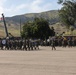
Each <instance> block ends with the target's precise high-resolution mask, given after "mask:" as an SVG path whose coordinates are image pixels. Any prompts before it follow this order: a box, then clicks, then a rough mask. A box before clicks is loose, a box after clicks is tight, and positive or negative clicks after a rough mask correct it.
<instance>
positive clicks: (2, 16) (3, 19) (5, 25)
mask: <svg viewBox="0 0 76 75" xmlns="http://www.w3.org/2000/svg"><path fill="white" fill-rule="evenodd" d="M2 17H3V22H4V27H5V33H6V38H7V37H8V31H7V26H6V21H5V17H4V15H3V14H2Z"/></svg>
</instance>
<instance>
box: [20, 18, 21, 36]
mask: <svg viewBox="0 0 76 75" xmlns="http://www.w3.org/2000/svg"><path fill="white" fill-rule="evenodd" d="M20 37H21V19H20Z"/></svg>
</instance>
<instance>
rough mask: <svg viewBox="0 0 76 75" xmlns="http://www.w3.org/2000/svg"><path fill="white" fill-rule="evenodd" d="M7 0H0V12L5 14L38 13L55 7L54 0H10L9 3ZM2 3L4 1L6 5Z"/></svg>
mask: <svg viewBox="0 0 76 75" xmlns="http://www.w3.org/2000/svg"><path fill="white" fill-rule="evenodd" d="M8 1H9V0H0V14H1V13H2V12H4V13H5V15H6V16H14V15H20V14H25V13H38V12H43V11H48V10H51V9H53V8H54V9H55V8H57V7H55V5H56V0H55V1H52V0H49V1H47V0H26V1H25V0H22V1H20V2H19V0H18V3H17V4H16V3H15V1H17V0H10V2H11V5H10V4H9V3H8ZM4 3H6V4H7V5H8V7H7V5H6V4H4ZM54 3H55V4H54ZM56 6H57V5H56Z"/></svg>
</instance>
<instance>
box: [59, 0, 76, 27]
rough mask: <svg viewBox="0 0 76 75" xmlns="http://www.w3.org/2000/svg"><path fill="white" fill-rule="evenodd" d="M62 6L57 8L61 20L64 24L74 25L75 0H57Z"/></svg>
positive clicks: (75, 17) (75, 14) (75, 18)
mask: <svg viewBox="0 0 76 75" xmlns="http://www.w3.org/2000/svg"><path fill="white" fill-rule="evenodd" d="M59 3H62V5H63V7H62V8H61V10H59V16H60V19H61V22H62V23H64V24H65V25H66V26H68V27H70V26H75V23H76V1H75V0H59Z"/></svg>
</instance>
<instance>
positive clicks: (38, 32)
mask: <svg viewBox="0 0 76 75" xmlns="http://www.w3.org/2000/svg"><path fill="white" fill-rule="evenodd" d="M53 32H54V30H52V29H50V27H49V23H48V21H47V20H45V19H43V18H35V19H34V21H32V22H31V23H30V22H27V23H25V24H24V26H23V32H22V36H23V37H25V38H40V39H45V38H48V37H49V36H54V33H53Z"/></svg>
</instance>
